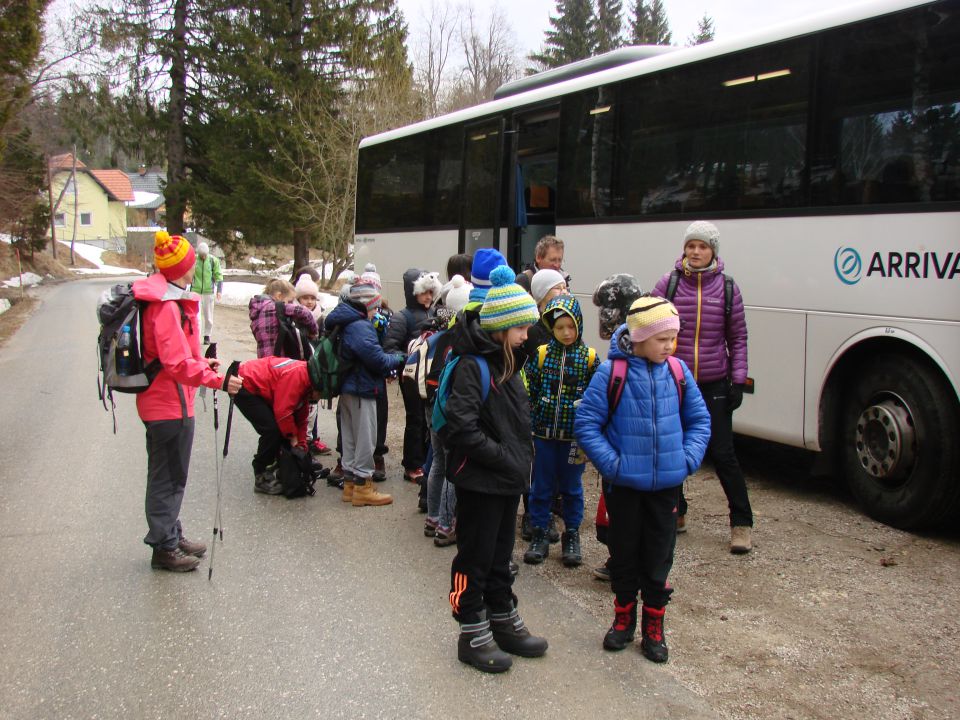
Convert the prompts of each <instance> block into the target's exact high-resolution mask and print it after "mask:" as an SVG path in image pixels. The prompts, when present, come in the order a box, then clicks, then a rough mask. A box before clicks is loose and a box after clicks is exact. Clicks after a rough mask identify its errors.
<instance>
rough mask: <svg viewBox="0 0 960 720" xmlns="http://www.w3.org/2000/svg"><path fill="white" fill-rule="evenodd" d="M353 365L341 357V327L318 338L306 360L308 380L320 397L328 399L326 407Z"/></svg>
mask: <svg viewBox="0 0 960 720" xmlns="http://www.w3.org/2000/svg"><path fill="white" fill-rule="evenodd" d="M353 367H354V363H353V362H352V361H348V360H344V359H343V327H342V326H340V325H337V326H336V327H335V328H334V329H333V330H332V331H331V332H329V333H327V334H326V335H324V336H323V337H322V338H320V341H319V342H318V343H317V346H316V348H314V350H313V356H312V357H311V358H310V359H309V360H308V361H307V374H308V375H309V376H310V382H311V383H313V387H314V389H315V390H317V391H318V392H319V393H320V399H321V400H326V401H328V407H329V406H330V402H329V401H331V400H333V398H335V397H337V396H338V395H339V394H340V393H341V392H342V390H343V382H344V380H346V378H347V375H348V374H349V373H350V372H351V371H352V370H353Z"/></svg>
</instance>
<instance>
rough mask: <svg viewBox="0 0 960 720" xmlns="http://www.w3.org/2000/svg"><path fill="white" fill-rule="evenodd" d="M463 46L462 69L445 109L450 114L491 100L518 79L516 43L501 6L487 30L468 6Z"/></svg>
mask: <svg viewBox="0 0 960 720" xmlns="http://www.w3.org/2000/svg"><path fill="white" fill-rule="evenodd" d="M460 44H461V50H462V52H463V67H462V69H461V71H460V76H459V80H458V82H457V84H456V85H455V86H454V88H453V90H452V92H451V94H450V98H449V99H448V103H447V105H446V107H445V109H446V110H448V111H449V110H455V109H457V108H462V107H469V106H471V105H477V104H479V103H482V102H485V101H487V100H490V99H492V98H493V93H494V91H495V90H496V89H497V88H498V87H500V86H501V85H502V84H503V83H505V82H509V81H510V80H513V79H514V78H516V77H518V76H519V65H520V64H519V60H518V50H517V43H516V40H515V38H514V36H513V33H512V32H511V31H510V27H509V25H508V23H507V17H506V14H505V13H504V11H503V9H502V8H500V7H499V6H496V5H495V6H493V7H492V8H491V10H490V18H489V20H488V21H487V24H486V26H484V27H481V26H480V24H479V22H478V21H477V15H476V11H475V10H474V7H473V5H467V6H466V7H465V8H464V14H463V18H462V21H461V24H460Z"/></svg>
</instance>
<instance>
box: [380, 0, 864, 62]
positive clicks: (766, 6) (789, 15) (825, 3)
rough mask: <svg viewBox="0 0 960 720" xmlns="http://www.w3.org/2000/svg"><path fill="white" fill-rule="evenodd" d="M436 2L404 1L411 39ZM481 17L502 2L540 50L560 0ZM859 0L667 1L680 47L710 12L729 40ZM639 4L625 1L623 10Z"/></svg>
mask: <svg viewBox="0 0 960 720" xmlns="http://www.w3.org/2000/svg"><path fill="white" fill-rule="evenodd" d="M431 2H436V3H438V4H451V3H444V2H443V1H442V0H398V4H399V6H400V9H401V10H403V13H404V15H405V16H406V18H407V22H408V23H409V24H410V34H411V40H413V41H415V40H416V37H417V32H418V30H419V28H420V27H422V24H423V17H424V15H425V13H426V11H427V9H428V8H429V5H430V3H431ZM472 2H473V6H474V7H475V8H476V9H477V12H478V13H479V14H481V15H485V13H486V10H485V9H486V8H487V7H488V6H491V5H499V6H500V7H501V8H502V9H503V11H504V12H505V13H506V16H507V18H508V19H509V23H510V27H511V28H512V30H513V33H514V35H515V37H516V40H517V44H518V45H519V47H520V50H521V53H522V54H524V55H526V54H527V53H529V52H531V51H533V50H536V49H538V48H539V47H540V45H541V44H542V43H543V37H544V35H543V33H544V31H545V30H547V29H548V28H549V27H550V15H551V14H556V7H557V3H556V0H492V2H486V1H485V0H472ZM855 4H858V0H665V2H664V5H665V6H666V9H667V18H668V20H669V21H670V30H671V32H672V33H673V43H674V44H675V45H685V44H686V41H687V38H688V37H690V35H692V34H694V32H695V31H696V29H697V23H698V21H699V20H700V18H702V17H703V14H704V12H706V13H707V14H708V15H710V17H712V18H713V20H714V26H715V28H716V38H717V39H718V40H720V39H727V38H731V37H734V36H735V35H741V34H743V33H745V32H749V31H752V30H758V29H761V28H764V27H767V26H769V25H774V24H776V23H779V22H784V21H786V20H791V19H794V18H798V17H803V16H804V15H810V14H812V13H817V12H821V11H823V10H828V9H830V8H835V7H842V6H846V5H855ZM631 5H633V1H632V0H623V8H624V11H625V12H626V11H627V9H628V8H629V7H630V6H631Z"/></svg>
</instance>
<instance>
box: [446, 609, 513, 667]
mask: <svg viewBox="0 0 960 720" xmlns="http://www.w3.org/2000/svg"><path fill="white" fill-rule="evenodd" d="M477 617H478V619H477V620H476V621H475V622H469V623H468V622H462V623H460V639H459V640H458V641H457V658H459V660H460V662H462V663H466V664H467V665H472V666H473V667H475V668H476V669H477V670H480V671H482V672H487V673H500V672H504V671H505V670H509V669H510V666H511V665H513V660H512V659H511V658H510V656H509V655H507V654H506V653H505V652H503V650H501V649H500V648H499V647H497V644H496V643H495V642H494V641H493V633H492V632H490V621H489V620H488V619H487V615H486V613H485V612H483V613H480V614H479V615H478V616H477Z"/></svg>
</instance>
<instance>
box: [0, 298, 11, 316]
mask: <svg viewBox="0 0 960 720" xmlns="http://www.w3.org/2000/svg"><path fill="white" fill-rule="evenodd" d="M9 309H10V301H9V300H7V299H6V298H0V315H3V314H4V313H5V312H6V311H7V310H9Z"/></svg>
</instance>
